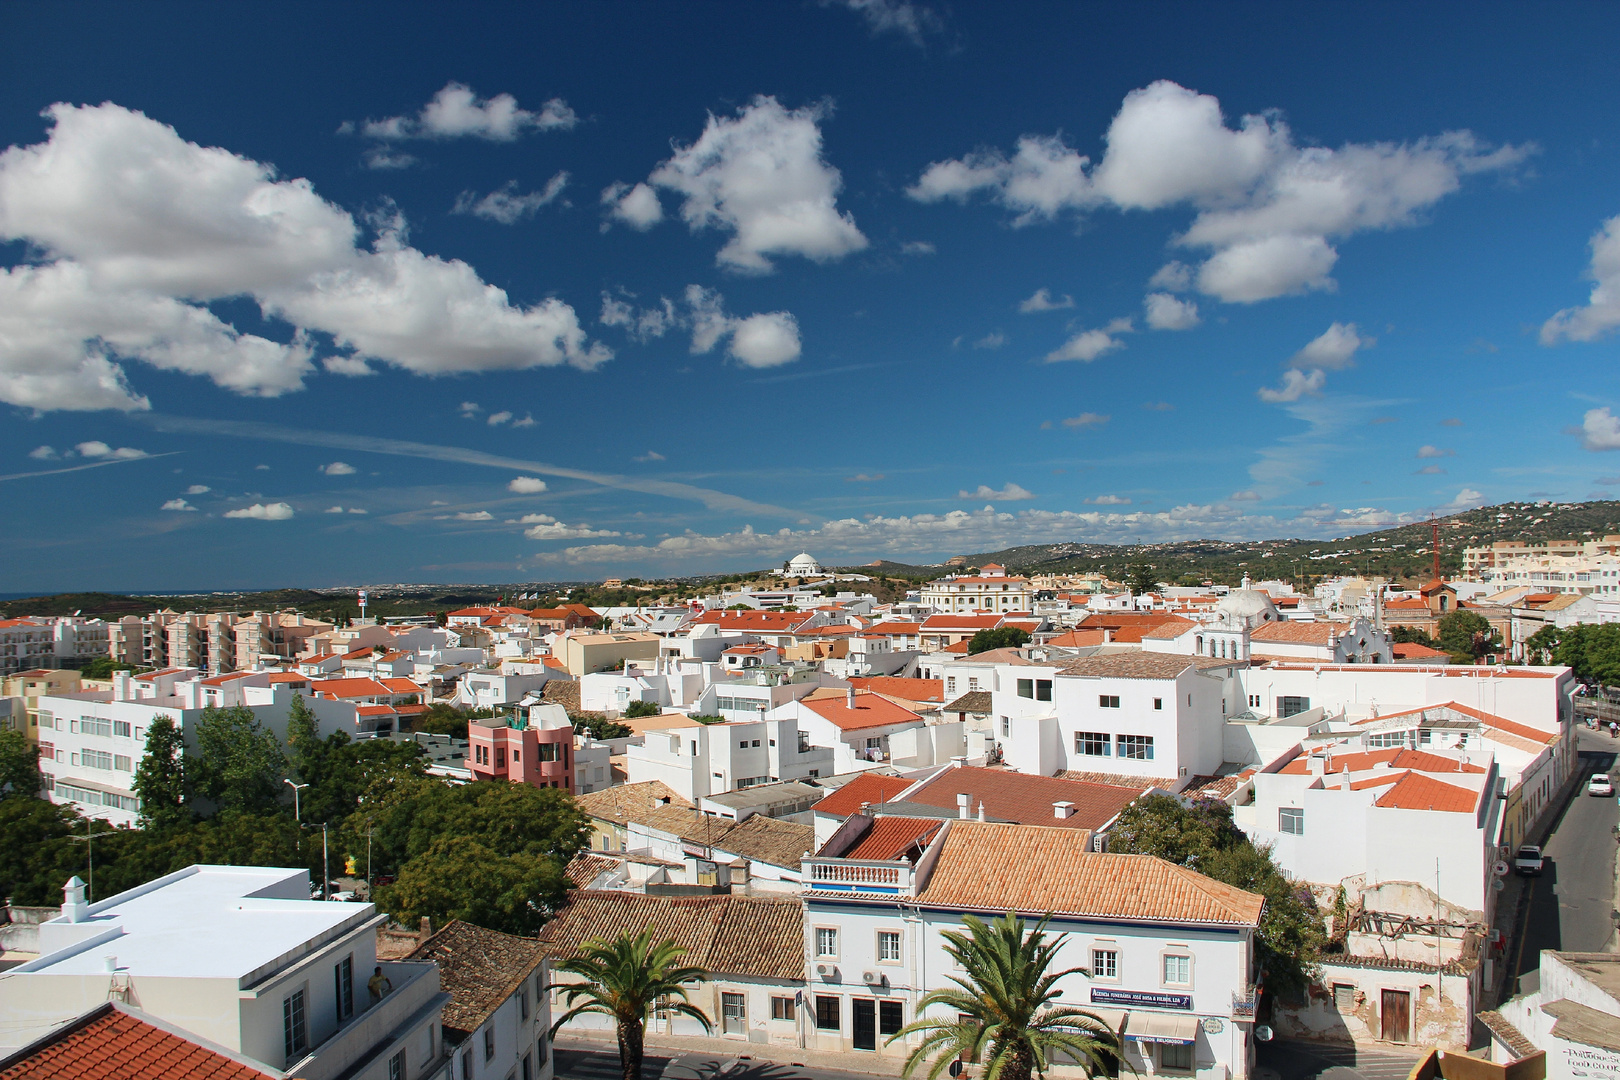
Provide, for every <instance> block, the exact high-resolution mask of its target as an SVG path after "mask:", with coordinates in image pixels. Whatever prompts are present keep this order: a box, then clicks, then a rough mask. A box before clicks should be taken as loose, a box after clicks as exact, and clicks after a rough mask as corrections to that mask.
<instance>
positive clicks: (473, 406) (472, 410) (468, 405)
mask: <svg viewBox="0 0 1620 1080" xmlns="http://www.w3.org/2000/svg"><path fill="white" fill-rule="evenodd" d="M456 408H457V410H458V411H459V412H460V413H461V415H462V416H465V417H466V418H467V419H468V420H471V419H472V418H473V417H475V416H477V415H478V414H479V413H481V412H483V411H484V407H483V406H482V405H480V404H478V402H476V401H463V402H462V403H461V404H460V405H458V406H457V407H456Z"/></svg>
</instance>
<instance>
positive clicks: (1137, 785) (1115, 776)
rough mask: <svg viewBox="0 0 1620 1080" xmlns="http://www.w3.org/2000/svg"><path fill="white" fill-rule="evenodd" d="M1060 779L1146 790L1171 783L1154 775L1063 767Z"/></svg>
mask: <svg viewBox="0 0 1620 1080" xmlns="http://www.w3.org/2000/svg"><path fill="white" fill-rule="evenodd" d="M1056 778H1057V779H1059V780H1084V781H1085V782H1086V783H1088V784H1106V785H1107V786H1109V787H1123V788H1132V789H1133V790H1136V791H1146V790H1148V788H1151V787H1154V786H1156V785H1158V784H1160V783H1170V781H1168V780H1162V779H1160V778H1156V777H1152V776H1131V775H1130V774H1129V773H1111V772H1092V771H1091V770H1089V769H1063V770H1060V771H1059V772H1058V774H1057V777H1056Z"/></svg>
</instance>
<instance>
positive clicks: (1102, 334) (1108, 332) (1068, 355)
mask: <svg viewBox="0 0 1620 1080" xmlns="http://www.w3.org/2000/svg"><path fill="white" fill-rule="evenodd" d="M1134 329H1135V327H1134V326H1132V324H1131V320H1130V319H1115V320H1114V321H1113V322H1111V323H1109V324H1108V325H1107V326H1104V327H1102V328H1101V329H1097V330H1082V331H1080V332H1079V333H1078V334H1075V335H1074V336H1073V337H1071V338H1069V340H1068V341H1065V342H1064V343H1063V344H1062V345H1060V346H1058V347H1057V348H1056V349H1053V350H1052V351H1051V352H1049V353H1047V354H1046V362H1047V363H1048V364H1054V363H1057V362H1058V361H1060V360H1080V361H1083V362H1085V363H1087V364H1089V363H1091V362H1092V361H1093V360H1095V359H1097V357H1099V356H1101V355H1103V354H1104V353H1110V352H1113V351H1114V350H1115V349H1123V348H1124V347H1125V343H1124V342H1123V341H1121V340H1119V335H1120V334H1128V333H1130V332H1131V331H1132V330H1134Z"/></svg>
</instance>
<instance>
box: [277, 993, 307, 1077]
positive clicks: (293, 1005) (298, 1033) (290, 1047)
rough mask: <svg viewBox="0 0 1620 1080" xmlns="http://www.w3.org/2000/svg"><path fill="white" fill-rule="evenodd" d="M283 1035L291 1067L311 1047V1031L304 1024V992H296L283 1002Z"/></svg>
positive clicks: (288, 1062)
mask: <svg viewBox="0 0 1620 1080" xmlns="http://www.w3.org/2000/svg"><path fill="white" fill-rule="evenodd" d="M281 1035H282V1042H283V1044H284V1046H285V1047H286V1050H287V1064H289V1065H291V1064H292V1063H293V1062H295V1061H297V1060H298V1059H299V1058H300V1057H302V1056H303V1055H304V1051H305V1050H306V1049H307V1048H308V1047H309V1029H308V1028H307V1027H306V1026H305V1023H304V992H303V990H294V991H293V992H292V993H291V994H289V995H287V997H286V998H284V999H283V1000H282V1002H281Z"/></svg>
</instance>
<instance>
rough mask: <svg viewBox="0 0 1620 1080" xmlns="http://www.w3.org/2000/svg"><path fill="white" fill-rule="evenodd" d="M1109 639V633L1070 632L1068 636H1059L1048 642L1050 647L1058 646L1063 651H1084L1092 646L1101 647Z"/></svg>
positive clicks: (1090, 631) (1099, 630)
mask: <svg viewBox="0 0 1620 1080" xmlns="http://www.w3.org/2000/svg"><path fill="white" fill-rule="evenodd" d="M1107 637H1108V632H1107V631H1106V630H1102V629H1096V630H1070V631H1069V632H1068V633H1067V634H1059V635H1058V636H1057V637H1055V638H1051V639H1049V640H1048V641H1047V644H1048V645H1056V646H1058V647H1059V648H1062V649H1083V648H1086V647H1088V646H1091V645H1101V644H1102V643H1103V642H1104V640H1105V639H1106V638H1107Z"/></svg>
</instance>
